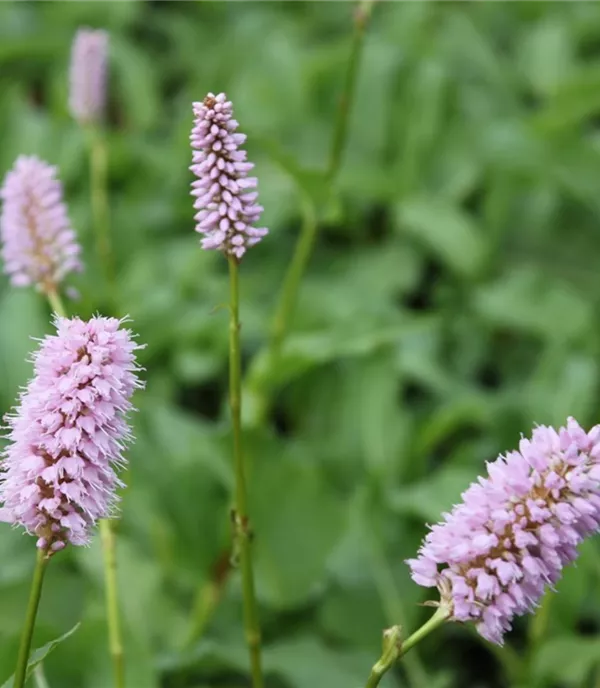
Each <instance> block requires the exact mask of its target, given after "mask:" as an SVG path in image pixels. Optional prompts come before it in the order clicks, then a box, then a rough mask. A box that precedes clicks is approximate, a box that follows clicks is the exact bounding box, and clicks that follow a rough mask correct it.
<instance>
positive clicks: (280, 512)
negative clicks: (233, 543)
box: [250, 456, 345, 609]
mask: <svg viewBox="0 0 600 688" xmlns="http://www.w3.org/2000/svg"><path fill="white" fill-rule="evenodd" d="M251 477H252V487H251V489H250V492H251V494H252V499H251V507H252V510H251V514H252V523H253V527H254V528H255V530H256V547H255V550H254V551H255V556H256V571H257V582H258V589H259V594H260V595H261V596H262V597H263V598H265V599H266V600H268V602H269V603H270V604H272V605H274V606H276V607H279V608H280V609H282V608H284V609H285V608H290V607H294V606H297V605H299V604H301V603H303V602H304V601H306V599H307V598H308V597H309V596H310V595H311V594H312V593H314V592H315V590H316V587H317V586H318V585H319V584H322V582H323V579H324V577H325V572H326V565H327V561H328V559H329V557H330V555H331V554H332V552H333V549H334V546H335V545H336V543H337V542H338V541H339V539H340V537H341V535H342V532H343V517H344V511H345V510H344V507H343V504H342V502H341V500H340V499H339V498H338V497H337V496H336V494H335V493H333V492H332V491H331V490H328V489H327V488H326V485H325V482H324V480H323V476H322V475H321V473H320V472H319V470H318V466H316V465H314V464H311V463H309V462H307V461H305V460H303V461H297V460H294V459H291V458H290V457H285V456H271V457H262V461H261V462H260V463H259V464H257V465H256V466H255V469H254V471H253V473H252V476H251ZM290 548H291V549H290ZM291 552H292V553H293V556H291V555H290V553H291Z"/></svg>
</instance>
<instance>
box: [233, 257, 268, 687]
mask: <svg viewBox="0 0 600 688" xmlns="http://www.w3.org/2000/svg"><path fill="white" fill-rule="evenodd" d="M229 277H230V289H231V304H230V320H229V398H230V405H231V417H232V423H233V456H234V468H235V508H234V512H233V520H234V529H235V538H236V553H237V554H238V556H239V559H240V565H241V570H242V591H243V597H244V626H245V631H246V642H247V644H248V648H249V650H250V667H251V672H252V685H253V687H254V688H263V686H264V681H263V676H262V668H261V636H260V623H259V618H258V605H257V602H256V592H255V589H254V572H253V567H252V532H251V529H250V519H249V516H248V504H247V501H248V500H247V494H246V476H245V466H244V457H243V451H242V418H241V411H242V398H241V397H242V384H241V383H242V371H241V351H240V320H239V280H238V261H237V259H236V258H235V256H229Z"/></svg>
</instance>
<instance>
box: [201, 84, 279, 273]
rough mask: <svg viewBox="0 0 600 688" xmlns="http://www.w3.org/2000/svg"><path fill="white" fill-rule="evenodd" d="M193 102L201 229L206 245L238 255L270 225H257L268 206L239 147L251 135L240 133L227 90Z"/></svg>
mask: <svg viewBox="0 0 600 688" xmlns="http://www.w3.org/2000/svg"><path fill="white" fill-rule="evenodd" d="M193 106H194V128H193V129H192V135H191V137H190V138H191V141H192V148H193V149H194V153H193V163H194V164H193V165H192V166H191V167H190V169H191V170H192V172H193V173H194V174H195V175H196V177H198V180H197V181H195V182H193V184H192V196H196V201H195V202H194V208H195V209H196V210H198V213H197V214H196V215H195V216H194V219H195V220H196V221H197V225H196V231H197V232H199V233H200V234H203V235H204V238H203V239H202V242H201V245H202V248H205V249H217V250H219V251H223V252H224V253H226V254H228V255H233V256H235V257H236V258H238V259H239V258H241V257H242V256H243V255H244V253H245V252H246V249H247V248H248V247H249V246H254V244H257V243H258V242H259V241H260V240H261V239H262V237H264V236H265V234H267V230H266V229H264V228H258V227H254V224H255V223H256V222H258V220H259V219H260V215H261V213H262V211H263V209H262V207H261V206H260V205H258V204H257V202H256V200H257V198H258V192H257V191H256V186H257V184H258V182H257V180H256V177H248V176H247V175H248V172H250V170H251V169H252V168H253V167H254V165H253V164H252V163H251V162H247V161H246V151H244V150H241V149H240V146H241V145H242V144H243V143H244V141H245V140H246V136H245V135H244V134H236V133H235V132H236V130H237V128H238V123H237V122H236V120H235V119H233V112H232V107H231V102H230V101H229V100H227V97H226V96H225V94H224V93H219V95H218V96H215V95H214V94H212V93H209V94H208V95H207V96H206V98H205V99H204V100H203V101H202V102H201V103H194V104H193Z"/></svg>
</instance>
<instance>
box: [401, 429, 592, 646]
mask: <svg viewBox="0 0 600 688" xmlns="http://www.w3.org/2000/svg"><path fill="white" fill-rule="evenodd" d="M462 498H463V502H462V503H461V504H459V505H458V506H455V507H454V508H453V509H452V511H451V512H450V513H449V514H444V519H443V521H442V522H441V523H439V524H437V525H434V526H433V527H432V528H431V530H430V532H429V534H428V535H427V537H426V538H425V541H424V542H423V544H422V546H421V548H420V550H419V555H418V557H417V558H416V559H412V560H409V561H408V562H407V563H408V564H409V566H410V568H411V572H412V578H413V580H415V581H416V582H417V583H419V584H420V585H424V586H426V587H434V586H437V587H438V589H439V590H440V593H441V598H442V600H441V604H444V605H445V606H446V607H447V608H448V609H449V610H450V614H451V616H450V618H451V619H453V620H456V621H474V622H475V623H476V625H477V630H478V631H479V633H480V634H481V635H482V636H483V637H484V638H486V639H488V640H490V641H492V642H494V643H498V644H501V643H502V641H503V635H504V633H505V632H506V631H508V630H510V628H511V619H512V618H513V617H514V616H518V615H521V614H524V613H526V612H528V611H532V610H533V608H534V607H535V606H536V605H537V603H538V601H539V600H540V598H541V596H542V595H543V593H544V591H545V589H546V588H547V587H551V586H553V585H554V584H555V583H556V582H557V581H558V580H559V578H560V576H561V570H562V568H563V566H565V565H566V564H569V563H571V562H573V561H574V560H575V559H576V557H577V554H578V552H577V545H579V543H580V542H582V540H583V539H584V538H585V537H586V536H588V535H590V534H592V533H594V532H596V531H597V530H598V529H599V524H600V425H596V426H594V427H593V428H592V429H591V430H590V431H589V432H587V433H586V432H585V431H584V430H583V429H582V428H581V427H580V426H579V424H578V423H577V421H575V420H574V419H573V418H569V419H568V422H567V426H566V427H563V428H560V429H559V430H558V431H557V430H555V429H554V428H551V427H544V426H541V427H536V428H535V429H534V431H533V435H532V438H531V439H525V438H523V439H521V442H520V444H519V451H512V452H509V453H508V454H507V455H506V456H501V457H500V458H498V459H497V460H496V461H494V462H493V463H489V464H488V476H487V477H486V478H479V480H478V482H476V483H473V484H472V485H471V486H470V487H469V488H468V490H467V491H466V492H465V493H464V494H463V495H462Z"/></svg>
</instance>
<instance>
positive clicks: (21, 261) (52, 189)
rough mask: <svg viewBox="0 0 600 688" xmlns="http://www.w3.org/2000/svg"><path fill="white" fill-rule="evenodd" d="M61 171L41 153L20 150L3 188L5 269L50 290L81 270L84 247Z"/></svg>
mask: <svg viewBox="0 0 600 688" xmlns="http://www.w3.org/2000/svg"><path fill="white" fill-rule="evenodd" d="M56 173H57V169H56V167H53V166H52V165H48V164H47V163H45V162H44V161H43V160H40V159H39V158H36V157H35V156H30V157H28V156H20V157H19V158H17V161H16V162H15V164H14V167H13V168H12V169H11V170H10V171H9V172H8V174H7V175H6V177H5V179H4V184H3V186H2V188H1V189H0V199H2V215H0V237H1V238H2V258H3V261H4V272H5V273H6V274H7V275H9V277H10V281H11V283H12V284H13V285H14V286H18V287H22V286H27V285H31V284H33V285H35V286H36V287H37V288H38V289H40V290H42V291H46V292H48V291H51V290H53V289H55V288H56V286H57V285H58V284H59V283H60V282H61V281H62V279H63V278H64V277H65V275H67V274H68V273H70V272H73V271H76V270H81V262H80V260H79V254H80V253H81V248H80V246H79V243H78V242H77V238H76V236H75V232H74V231H73V228H72V227H71V223H70V221H69V218H68V215H67V208H66V206H65V204H64V202H63V190H62V184H61V183H60V181H59V180H58V178H57V176H56Z"/></svg>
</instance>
